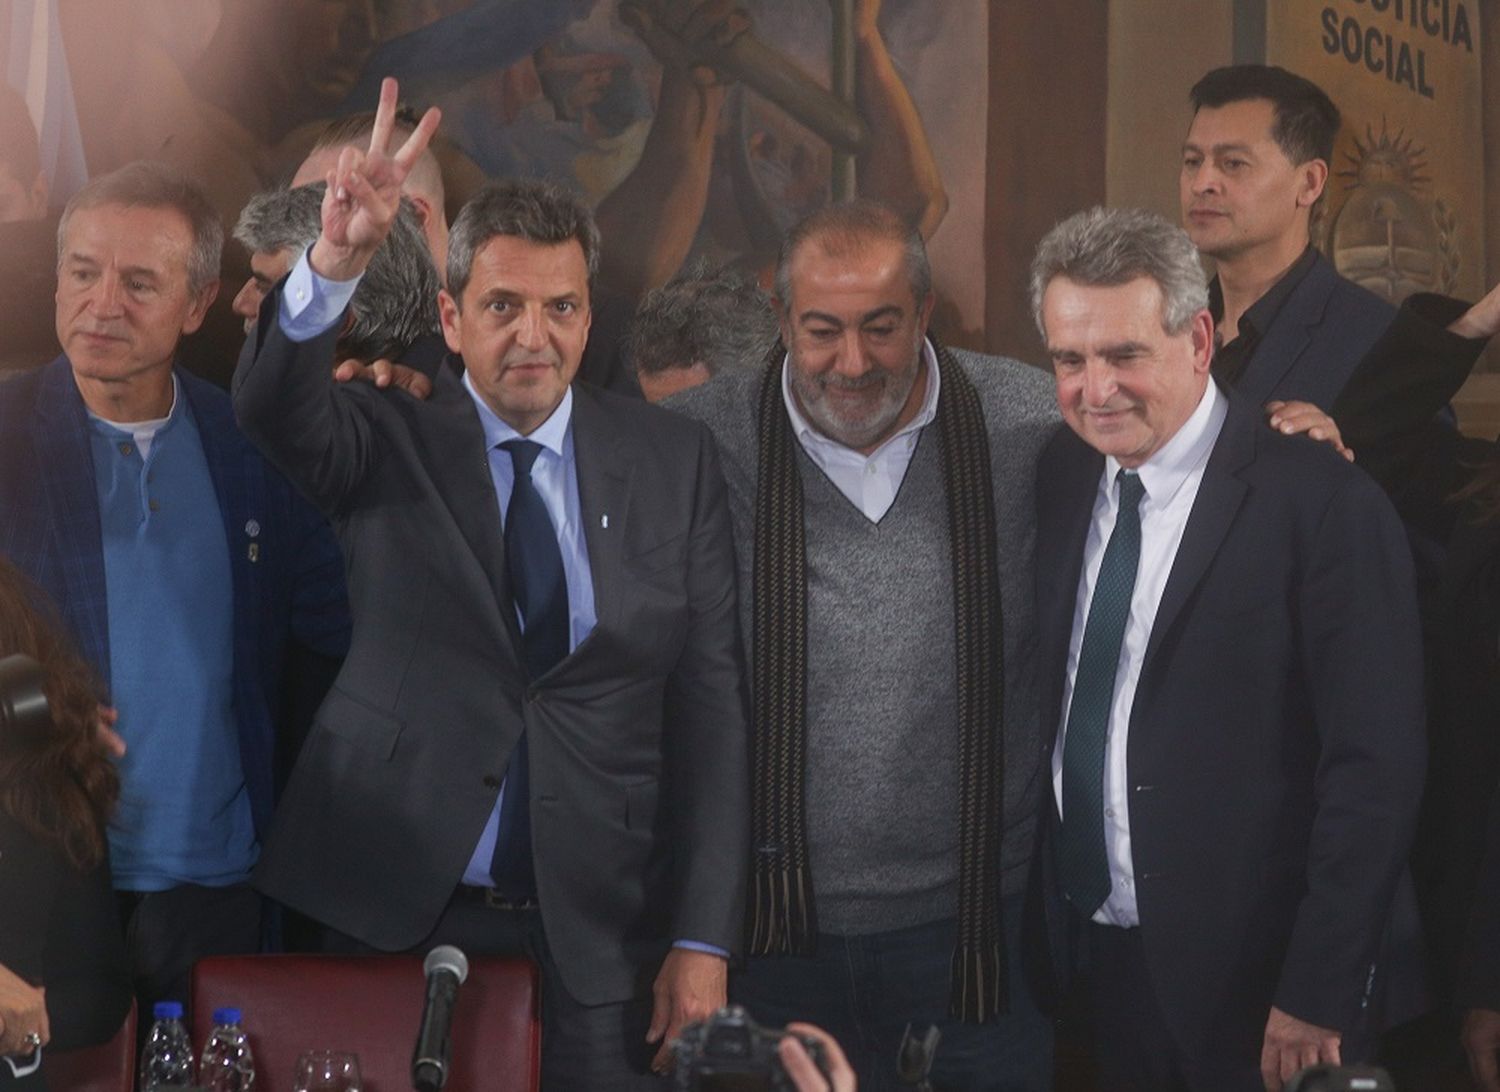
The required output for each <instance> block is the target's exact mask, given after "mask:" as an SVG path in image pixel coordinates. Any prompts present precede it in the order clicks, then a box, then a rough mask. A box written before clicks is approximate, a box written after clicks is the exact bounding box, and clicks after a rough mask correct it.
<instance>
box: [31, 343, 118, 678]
mask: <svg viewBox="0 0 1500 1092" xmlns="http://www.w3.org/2000/svg"><path fill="white" fill-rule="evenodd" d="M32 442H33V444H34V445H35V448H36V453H37V462H38V474H39V477H40V479H41V492H42V496H43V498H44V503H45V507H46V512H45V513H44V514H43V518H42V520H41V521H40V524H39V526H42V527H48V528H51V531H52V534H53V535H55V536H56V550H57V554H56V556H57V560H58V563H59V568H60V570H61V573H62V580H63V585H64V587H63V591H62V594H61V595H60V596H59V597H58V598H59V606H60V608H61V609H62V610H64V611H65V613H66V614H67V616H68V619H69V621H70V622H71V623H72V625H73V627H74V631H75V633H76V634H77V637H78V641H79V643H80V645H81V646H82V647H81V649H80V651H82V652H83V654H84V656H85V657H86V658H87V659H88V660H89V661H90V662H91V663H92V664H93V665H94V666H95V668H97V669H98V671H99V674H100V675H101V676H102V677H103V680H104V682H105V684H106V685H108V683H109V606H108V602H107V600H106V598H105V596H106V592H105V582H104V536H103V531H102V530H101V528H100V525H99V497H98V490H97V488H96V487H95V485H94V457H93V453H92V452H91V451H90V449H89V423H88V414H87V411H86V410H85V409H84V406H83V396H82V395H80V394H79V393H78V386H77V384H76V383H74V382H73V369H72V366H71V365H70V364H69V363H68V359H67V357H61V356H60V357H58V358H57V359H56V360H54V361H53V362H52V363H51V364H49V365H48V366H47V368H46V370H45V372H44V374H43V375H42V379H41V386H40V389H39V390H38V392H37V400H36V418H35V420H34V421H33V423H32Z"/></svg>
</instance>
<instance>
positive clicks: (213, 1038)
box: [198, 1009, 255, 1092]
mask: <svg viewBox="0 0 1500 1092" xmlns="http://www.w3.org/2000/svg"><path fill="white" fill-rule="evenodd" d="M198 1073H199V1076H201V1077H202V1078H203V1087H204V1088H206V1089H208V1090H209V1092H245V1090H246V1089H249V1088H252V1087H254V1085H255V1059H254V1058H252V1057H251V1056H250V1040H249V1039H247V1038H245V1031H244V1029H243V1028H242V1027H240V1010H239V1009H215V1010H214V1029H213V1031H211V1032H209V1035H208V1042H206V1043H204V1044H203V1064H202V1065H201V1066H200V1067H199V1070H198Z"/></svg>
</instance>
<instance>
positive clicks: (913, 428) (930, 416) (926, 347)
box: [781, 337, 942, 459]
mask: <svg viewBox="0 0 1500 1092" xmlns="http://www.w3.org/2000/svg"><path fill="white" fill-rule="evenodd" d="M922 363H923V364H924V365H925V367H926V369H927V390H926V391H925V392H924V393H923V395H922V405H921V408H920V409H918V410H917V415H916V416H915V417H913V418H912V419H911V420H910V421H908V422H907V423H906V424H905V425H904V426H903V427H902V428H901V429H900V431H898V432H896V433H894V434H893V435H891V436H888V437H887V438H886V439H885V440H884V441H882V442H881V444H880V446H879V447H877V448H876V449H875V450H874V451H872V452H870V453H869V454H868V455H860V458H864V459H873V458H875V457H876V456H877V455H879V454H880V453H881V452H882V451H884V450H886V448H887V447H889V446H890V445H891V444H893V443H895V442H896V441H897V440H899V439H900V438H901V437H903V436H909V435H911V434H912V433H914V432H920V431H921V430H922V429H924V428H926V427H927V426H928V425H930V424H932V422H933V421H934V420H936V418H937V403H938V388H939V387H940V386H941V385H942V382H941V379H940V377H939V373H938V363H937V353H936V352H934V351H933V348H932V342H930V341H928V340H927V339H926V338H925V337H924V338H923V339H922ZM781 399H782V401H783V402H785V403H786V413H787V417H788V418H789V419H790V420H791V422H792V434H793V435H794V436H796V437H797V440H798V442H799V443H801V444H802V446H803V447H818V448H821V449H824V450H828V449H834V448H836V449H839V450H842V451H850V452H853V453H854V454H856V455H859V454H860V453H859V452H855V451H854V450H853V449H852V448H849V447H845V446H844V445H843V444H841V443H839V442H838V441H837V440H833V439H830V438H829V437H827V436H824V435H823V434H822V433H821V432H819V431H818V430H817V429H816V428H815V427H814V426H813V424H812V422H811V421H809V420H808V419H807V417H806V415H805V414H803V412H802V408H801V407H800V406H798V405H797V399H796V398H795V397H794V396H793V394H792V362H791V354H790V353H788V354H787V355H786V356H785V357H783V358H782V362H781Z"/></svg>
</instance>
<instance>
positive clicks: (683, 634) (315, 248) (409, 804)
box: [234, 80, 750, 1090]
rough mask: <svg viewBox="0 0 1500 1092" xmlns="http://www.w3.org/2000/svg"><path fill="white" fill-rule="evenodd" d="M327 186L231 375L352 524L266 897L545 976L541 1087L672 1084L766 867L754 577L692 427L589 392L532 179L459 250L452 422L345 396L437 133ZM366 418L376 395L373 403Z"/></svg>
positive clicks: (312, 490)
mask: <svg viewBox="0 0 1500 1092" xmlns="http://www.w3.org/2000/svg"><path fill="white" fill-rule="evenodd" d="M395 106H396V87H395V82H394V81H391V80H388V81H386V84H385V85H384V87H383V88H382V91H381V100H380V108H379V111H378V113H377V116H376V121H375V125H374V132H373V134H372V136H371V138H370V146H369V151H368V153H362V152H360V151H359V150H358V149H354V148H345V149H344V150H343V151H342V153H341V155H340V159H339V163H338V167H337V169H336V170H334V171H332V172H330V177H329V179H328V182H329V186H328V192H327V194H326V195H325V197H324V202H323V206H322V231H321V234H320V235H319V237H318V239H317V241H316V242H314V243H313V245H312V247H311V248H310V249H309V250H308V251H307V252H306V253H305V254H304V255H303V256H302V257H301V258H300V259H299V260H298V262H297V264H296V265H295V266H294V267H293V269H292V271H291V272H290V274H289V275H288V277H287V278H286V280H284V281H283V282H282V284H281V285H279V286H278V287H277V288H276V289H275V290H273V291H272V292H271V293H270V294H269V295H267V297H266V299H265V301H264V302H263V304H262V307H261V312H260V320H259V324H258V326H257V328H256V332H255V334H254V336H253V337H251V338H250V340H249V342H248V343H247V345H246V348H245V353H244V355H243V357H242V358H241V361H240V366H239V369H238V370H237V372H236V374H235V383H234V394H235V409H236V412H237V413H238V415H239V418H240V420H241V422H242V424H243V427H244V429H245V431H246V433H247V434H249V435H250V436H251V438H252V439H253V440H254V441H255V442H256V443H257V444H258V445H259V446H260V447H261V448H262V449H263V450H264V451H265V452H266V454H267V456H268V457H269V458H270V459H271V461H272V462H273V463H275V464H276V465H277V466H279V467H281V468H282V469H283V470H284V471H285V472H286V473H287V475H288V476H289V477H290V478H292V480H293V481H294V482H295V483H296V484H298V485H299V486H300V487H301V488H302V489H303V490H304V492H306V493H307V494H308V496H310V497H311V498H312V499H313V500H314V501H316V502H317V503H318V504H319V505H320V506H321V507H322V508H323V509H324V510H325V511H326V512H327V513H328V514H329V516H330V517H331V519H332V521H333V523H334V526H335V529H336V531H337V532H338V534H339V537H340V540H341V542H342V544H343V547H344V550H345V554H346V558H347V563H348V568H349V573H350V599H351V605H352V608H353V612H354V628H355V632H354V638H353V641H352V647H351V650H350V654H349V657H348V659H347V660H346V661H345V663H344V667H343V670H342V671H341V672H340V674H339V677H338V680H337V682H336V683H335V684H334V687H333V689H332V691H331V692H330V694H329V697H328V699H327V701H325V702H324V703H323V706H322V708H321V709H320V710H319V713H318V720H317V723H316V724H315V725H314V728H313V731H312V733H311V735H310V736H309V737H308V741H307V744H306V746H305V747H304V749H303V751H302V756H301V759H300V760H299V762H298V765H297V768H296V770H295V771H294V772H293V774H292V777H291V780H290V782H289V784H288V786H287V789H286V792H285V795H284V796H283V799H282V802H281V807H280V808H279V810H278V813H277V817H276V824H275V826H274V829H273V830H272V833H271V836H270V838H269V839H268V842H267V846H266V853H265V856H264V858H263V861H262V865H261V867H259V868H258V869H257V870H256V874H255V880H256V883H257V884H258V885H259V886H260V887H261V889H262V890H264V891H265V892H267V893H269V894H271V895H273V896H274V897H275V898H277V899H278V900H280V901H282V902H285V903H287V904H289V905H291V906H293V907H295V908H296V909H298V910H300V911H302V912H304V913H307V914H308V915H310V916H312V917H313V918H315V919H317V920H319V921H321V922H324V923H326V924H327V925H329V926H331V927H332V928H333V929H334V930H336V931H338V932H339V933H343V934H345V935H347V936H349V937H353V938H355V939H356V940H358V941H360V942H362V943H363V944H365V945H368V946H370V947H374V948H378V949H385V950H402V949H414V948H415V949H424V948H426V947H427V946H429V945H431V944H436V943H456V944H458V945H459V946H460V947H463V948H465V949H467V950H468V951H469V952H470V953H471V954H475V953H486V952H489V953H501V954H505V953H510V954H517V953H523V952H524V953H527V954H531V955H533V956H535V957H536V959H537V961H538V963H539V964H540V967H541V972H542V1004H543V1013H542V1016H543V1025H542V1028H543V1030H542V1077H543V1081H544V1085H545V1086H546V1087H549V1088H550V1087H555V1088H568V1089H573V1088H580V1089H581V1088H587V1089H601V1090H603V1089H630V1088H642V1087H644V1088H650V1087H656V1086H657V1081H656V1079H655V1078H654V1077H652V1076H651V1075H650V1074H649V1073H648V1072H647V1068H648V1065H651V1064H654V1065H655V1066H656V1067H657V1068H661V1067H663V1066H664V1065H665V1063H666V1061H667V1059H668V1058H669V1056H670V1049H669V1046H668V1043H669V1041H670V1040H671V1039H672V1037H674V1036H675V1035H676V1034H677V1032H678V1031H679V1030H680V1029H681V1028H682V1026H683V1024H684V1023H686V1022H688V1021H691V1020H697V1019H701V1018H703V1017H704V1016H706V1015H708V1014H709V1013H710V1012H712V1011H713V1010H714V1009H715V1008H716V1007H718V1006H719V1005H722V1004H723V1002H724V998H725V986H726V980H727V959H728V957H729V956H730V954H731V953H732V952H733V951H734V950H735V949H736V948H737V947H738V946H739V944H740V934H741V928H742V922H743V914H744V898H745V895H744V892H745V882H746V871H747V868H748V863H749V856H750V854H749V773H748V765H747V755H748V734H747V731H746V724H745V710H744V698H743V682H742V678H741V674H742V665H741V653H740V639H739V631H738V628H737V625H736V617H737V616H736V606H735V578H734V549H733V543H732V540H731V538H730V527H729V514H728V509H727V506H726V502H725V495H724V483H723V478H722V475H721V474H720V471H719V465H718V458H717V454H716V449H715V446H714V442H713V439H712V437H711V435H710V434H709V432H708V430H707V429H706V428H704V427H703V426H701V425H698V424H695V423H693V422H690V421H687V420H686V419H684V418H679V417H676V416H674V415H672V414H670V413H668V412H666V411H665V410H661V409H658V408H656V407H653V406H648V405H646V404H645V403H643V402H641V401H639V400H637V399H629V398H621V397H618V396H616V395H611V394H608V393H605V392H603V391H598V390H595V389H593V388H590V387H588V386H587V385H586V384H579V383H575V382H574V381H573V380H574V378H575V376H576V374H577V372H578V368H579V364H580V360H581V357H582V355H583V349H584V345H585V342H586V341H587V338H588V333H589V326H590V314H591V312H590V285H591V282H592V277H593V273H594V271H595V269H596V268H597V262H598V252H599V235H598V230H597V228H596V227H595V226H594V222H593V218H592V216H591V215H590V214H589V212H588V210H587V208H586V207H584V206H583V205H582V204H581V203H580V202H579V201H578V200H577V199H576V198H574V197H572V196H571V195H569V194H567V193H564V192H563V191H561V190H559V189H557V188H556V187H554V186H550V185H547V184H544V183H538V182H503V183H496V184H493V185H491V186H489V187H487V188H486V189H484V190H482V191H481V192H480V193H479V194H478V195H476V196H475V198H474V199H473V200H472V201H470V203H469V204H468V205H466V206H465V208H464V210H463V212H462V213H461V214H460V215H459V217H458V219H457V220H456V221H455V222H454V225H453V231H452V234H451V236H450V239H449V248H448V288H447V290H446V291H444V292H442V293H440V295H439V297H438V300H439V310H440V313H441V319H442V325H443V334H444V337H445V339H446V341H447V345H448V348H449V350H450V351H451V352H452V354H453V356H454V357H455V358H457V359H456V361H455V362H456V363H459V364H461V365H462V369H463V370H462V372H461V373H460V371H459V370H458V369H457V368H442V369H439V370H438V373H437V375H436V377H435V379H434V384H433V392H432V396H431V398H430V399H428V400H427V401H416V400H414V399H412V398H410V397H409V396H408V395H407V394H406V393H405V392H403V391H397V390H380V389H377V388H376V387H374V386H373V385H367V384H352V385H345V386H343V387H338V388H336V387H335V385H334V383H333V382H332V380H330V379H329V366H330V365H331V364H332V363H333V356H334V351H335V344H336V341H337V338H338V334H339V330H340V327H341V323H342V318H343V315H344V313H345V309H346V307H347V304H348V302H349V300H350V298H351V297H352V295H353V292H354V289H355V286H356V285H357V283H358V281H359V278H360V276H361V275H362V274H363V272H364V270H365V269H366V267H367V265H368V263H369V261H370V258H371V255H372V254H373V253H374V251H375V249H376V248H377V247H378V246H379V245H380V242H381V240H382V239H384V238H385V236H386V233H387V232H388V231H389V230H390V225H391V222H392V220H393V219H394V217H395V215H396V211H397V209H398V207H399V202H400V189H401V182H402V179H403V178H404V177H405V174H406V173H407V171H409V170H410V168H411V165H412V163H413V162H414V161H415V160H416V159H417V157H418V156H420V154H421V152H422V149H423V148H424V147H425V145H426V142H427V140H428V138H429V137H430V136H431V134H432V132H433V130H434V129H435V127H436V124H437V114H436V111H429V113H428V115H427V116H426V117H424V119H423V120H422V122H421V123H420V124H419V125H418V127H417V129H416V130H415V131H414V132H413V133H412V135H411V136H410V137H408V138H407V139H406V141H405V143H404V144H402V145H401V146H400V148H399V149H398V150H396V151H394V152H390V151H388V145H390V144H391V143H393V142H392V128H393V123H394V115H395ZM356 387H357V388H358V389H355V388H356Z"/></svg>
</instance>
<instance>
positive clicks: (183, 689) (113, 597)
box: [90, 380, 257, 891]
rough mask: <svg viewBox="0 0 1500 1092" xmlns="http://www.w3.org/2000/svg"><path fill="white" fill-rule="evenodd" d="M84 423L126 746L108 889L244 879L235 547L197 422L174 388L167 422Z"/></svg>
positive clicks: (245, 805)
mask: <svg viewBox="0 0 1500 1092" xmlns="http://www.w3.org/2000/svg"><path fill="white" fill-rule="evenodd" d="M90 426H91V428H90V447H91V449H92V453H93V458H94V481H95V484H96V487H97V489H98V495H99V525H100V531H101V533H102V536H103V545H104V577H105V588H106V599H107V602H108V614H109V670H110V686H111V694H110V697H111V700H112V701H113V702H114V704H115V706H116V708H118V709H119V711H120V720H119V724H118V725H117V729H118V731H119V733H120V735H121V736H123V737H124V739H125V743H126V746H127V748H128V749H127V751H126V754H125V757H124V759H123V760H122V761H121V762H120V780H121V792H120V804H119V809H118V811H117V814H116V816H115V820H114V822H113V823H112V824H111V826H110V831H109V836H110V837H109V843H110V855H111V867H112V869H113V872H114V880H115V886H116V887H117V888H119V889H121V890H127V891H161V890H165V889H166V888H169V887H173V886H176V885H178V884H182V883H198V884H204V885H207V886H222V885H225V884H230V883H238V882H240V881H243V880H245V879H248V877H249V875H250V869H251V868H252V867H253V866H254V864H255V858H256V853H257V845H256V841H255V828H254V824H253V822H252V819H251V814H250V798H249V795H248V793H247V791H246V788H245V776H244V772H243V769H242V767H241V764H240V744H239V732H238V729H237V724H236V720H235V716H234V697H233V695H234V688H233V672H234V633H233V624H234V593H233V587H232V575H231V573H230V568H229V549H228V545H227V543H226V541H225V537H224V521H223V518H222V516H221V514H220V511H219V499H218V494H217V492H216V491H215V490H214V483H213V479H212V477H211V476H210V474H209V469H208V461H207V459H206V457H205V456H204V453H203V445H202V442H201V440H200V438H199V434H198V426H197V423H196V422H195V421H194V420H193V414H192V411H191V409H190V407H189V406H188V403H187V400H186V399H185V398H182V397H181V396H180V392H178V391H176V389H175V380H174V397H173V403H172V411H171V413H170V414H169V416H168V417H167V418H165V419H164V420H162V421H157V422H141V423H132V424H128V425H116V424H112V423H110V422H107V421H104V420H102V419H100V418H98V417H92V416H91V419H90ZM143 448H144V449H145V450H144V452H143V450H142V449H143Z"/></svg>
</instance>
